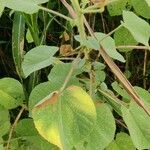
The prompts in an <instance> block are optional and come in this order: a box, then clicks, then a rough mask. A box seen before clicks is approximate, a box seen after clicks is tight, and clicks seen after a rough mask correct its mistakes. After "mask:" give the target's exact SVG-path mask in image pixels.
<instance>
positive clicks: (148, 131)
mask: <svg viewBox="0 0 150 150" xmlns="http://www.w3.org/2000/svg"><path fill="white" fill-rule="evenodd" d="M122 116H123V119H124V121H125V123H126V125H127V127H128V130H129V133H130V135H131V139H132V141H133V143H134V145H135V147H136V148H137V149H148V148H150V125H149V124H150V117H149V116H148V115H147V114H146V112H145V111H144V110H143V109H142V108H141V107H140V106H138V105H137V104H136V103H135V102H133V101H131V104H130V107H129V109H127V108H126V107H122Z"/></svg>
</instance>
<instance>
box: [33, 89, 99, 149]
mask: <svg viewBox="0 0 150 150" xmlns="http://www.w3.org/2000/svg"><path fill="white" fill-rule="evenodd" d="M43 116H44V117H43ZM32 117H33V119H34V123H35V126H36V128H37V130H38V131H39V133H40V134H41V135H42V136H43V137H44V138H45V139H47V140H48V141H49V142H50V143H53V144H55V145H57V146H58V147H60V149H65V150H70V149H71V148H73V146H74V145H76V144H77V143H78V142H81V141H82V140H84V138H86V137H87V136H88V135H89V134H90V132H91V130H92V128H93V125H94V124H95V122H96V110H95V106H94V103H93V101H92V100H91V98H90V96H89V95H88V94H87V93H86V92H85V91H84V90H83V89H81V88H80V87H77V86H70V87H68V88H67V89H66V90H64V91H63V93H62V94H61V95H59V94H58V93H57V92H54V93H51V95H50V97H49V98H48V97H46V98H45V99H43V100H42V101H40V102H39V103H38V104H36V105H35V107H34V109H33V111H32Z"/></svg>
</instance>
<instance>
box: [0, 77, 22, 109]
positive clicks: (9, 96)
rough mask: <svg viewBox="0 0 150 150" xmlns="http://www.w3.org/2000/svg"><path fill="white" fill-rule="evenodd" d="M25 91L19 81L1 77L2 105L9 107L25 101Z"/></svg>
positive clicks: (0, 93)
mask: <svg viewBox="0 0 150 150" xmlns="http://www.w3.org/2000/svg"><path fill="white" fill-rule="evenodd" d="M23 100H24V93H23V89H22V85H21V84H20V82H19V81H17V80H15V79H12V78H3V79H0V105H2V106H3V107H5V108H7V109H12V108H15V107H17V106H19V105H21V104H22V103H23Z"/></svg>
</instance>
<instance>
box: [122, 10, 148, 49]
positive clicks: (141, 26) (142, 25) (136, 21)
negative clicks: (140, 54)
mask: <svg viewBox="0 0 150 150" xmlns="http://www.w3.org/2000/svg"><path fill="white" fill-rule="evenodd" d="M123 20H124V23H123V25H124V27H125V28H127V29H128V30H129V31H130V32H131V34H132V35H133V37H134V38H135V40H136V41H137V42H139V43H142V44H144V45H146V46H148V45H149V44H148V41H149V38H150V25H149V24H148V23H147V22H146V21H144V20H143V19H141V18H139V17H138V16H136V15H135V14H134V13H133V12H129V11H124V12H123Z"/></svg>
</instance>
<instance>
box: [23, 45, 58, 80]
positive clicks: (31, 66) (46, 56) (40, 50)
mask: <svg viewBox="0 0 150 150" xmlns="http://www.w3.org/2000/svg"><path fill="white" fill-rule="evenodd" d="M57 51H58V47H54V46H45V45H41V46H38V47H35V48H33V49H31V50H30V51H29V52H28V53H27V54H26V55H25V56H24V60H23V63H22V68H23V72H24V75H25V77H27V76H28V75H30V74H31V73H33V72H34V71H37V70H40V69H42V68H45V67H47V66H49V65H51V64H52V63H53V62H54V61H55V58H54V57H53V55H54V54H55V53H56V52H57Z"/></svg>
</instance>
